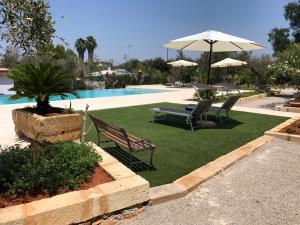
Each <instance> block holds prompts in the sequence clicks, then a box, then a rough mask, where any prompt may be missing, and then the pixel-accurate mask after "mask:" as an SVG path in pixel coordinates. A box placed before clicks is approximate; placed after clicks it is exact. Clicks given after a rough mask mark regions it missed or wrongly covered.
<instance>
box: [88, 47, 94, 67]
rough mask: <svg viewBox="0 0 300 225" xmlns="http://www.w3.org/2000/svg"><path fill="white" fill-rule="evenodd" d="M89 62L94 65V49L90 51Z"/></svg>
mask: <svg viewBox="0 0 300 225" xmlns="http://www.w3.org/2000/svg"><path fill="white" fill-rule="evenodd" d="M88 60H89V63H90V64H91V63H93V61H94V49H90V50H88Z"/></svg>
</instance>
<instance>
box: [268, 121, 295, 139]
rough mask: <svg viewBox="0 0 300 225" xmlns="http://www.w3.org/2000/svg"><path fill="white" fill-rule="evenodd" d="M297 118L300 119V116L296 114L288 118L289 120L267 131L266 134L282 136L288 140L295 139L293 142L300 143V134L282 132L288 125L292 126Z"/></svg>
mask: <svg viewBox="0 0 300 225" xmlns="http://www.w3.org/2000/svg"><path fill="white" fill-rule="evenodd" d="M297 120H300V116H295V117H292V118H290V119H288V120H287V121H285V122H283V123H281V124H279V125H278V126H276V127H274V128H272V129H271V130H268V131H266V132H265V135H269V136H272V137H277V138H281V139H283V140H287V141H293V142H297V143H300V135H295V134H288V133H282V132H281V131H282V130H284V129H285V128H287V127H288V126H290V125H291V124H293V123H294V122H295V121H297Z"/></svg>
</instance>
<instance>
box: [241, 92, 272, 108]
mask: <svg viewBox="0 0 300 225" xmlns="http://www.w3.org/2000/svg"><path fill="white" fill-rule="evenodd" d="M265 97H267V95H266V94H257V95H251V96H248V97H242V98H240V99H239V100H238V101H237V103H236V104H237V105H239V104H243V103H249V102H252V101H255V100H257V99H261V98H265Z"/></svg>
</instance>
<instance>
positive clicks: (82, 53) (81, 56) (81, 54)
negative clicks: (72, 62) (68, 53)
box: [79, 52, 84, 63]
mask: <svg viewBox="0 0 300 225" xmlns="http://www.w3.org/2000/svg"><path fill="white" fill-rule="evenodd" d="M79 60H80V61H81V62H82V63H83V62H84V52H79Z"/></svg>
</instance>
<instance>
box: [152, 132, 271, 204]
mask: <svg viewBox="0 0 300 225" xmlns="http://www.w3.org/2000/svg"><path fill="white" fill-rule="evenodd" d="M272 138H273V137H271V136H268V135H263V136H261V137H259V138H257V139H255V140H253V141H251V142H249V143H247V144H245V145H243V146H241V147H239V148H237V149H235V150H233V151H231V152H229V153H227V154H226V155H223V156H221V157H219V158H217V159H215V160H214V161H212V162H209V163H208V164H206V165H204V166H202V167H200V168H198V169H196V170H194V171H192V172H191V173H189V174H187V175H185V176H183V177H181V178H179V179H177V180H175V181H174V182H172V183H169V184H165V185H160V186H157V187H152V188H150V192H149V198H150V201H151V203H152V204H154V205H155V204H160V203H163V202H166V201H170V200H173V199H177V198H181V197H183V196H185V195H186V194H188V193H189V192H191V191H193V190H194V189H195V188H197V187H198V186H199V185H200V184H201V183H203V182H205V181H207V180H209V179H210V178H212V177H213V176H215V175H217V174H219V173H220V172H222V171H223V170H224V169H227V168H228V167H230V166H232V165H233V164H235V163H236V162H238V161H239V160H241V159H243V158H245V157H246V156H248V155H249V154H251V153H252V152H254V151H255V150H256V149H258V148H259V147H260V146H262V145H264V144H266V143H267V142H269V141H270V140H271V139H272Z"/></svg>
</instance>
